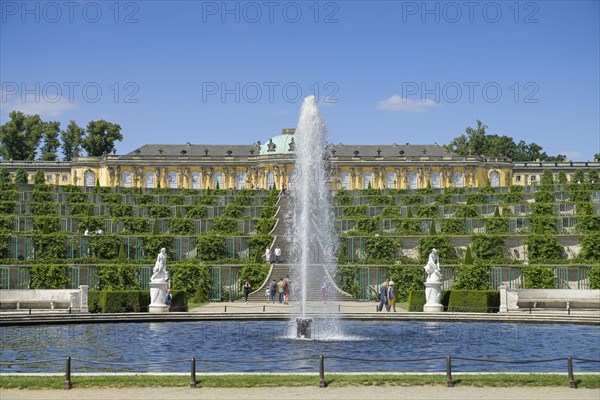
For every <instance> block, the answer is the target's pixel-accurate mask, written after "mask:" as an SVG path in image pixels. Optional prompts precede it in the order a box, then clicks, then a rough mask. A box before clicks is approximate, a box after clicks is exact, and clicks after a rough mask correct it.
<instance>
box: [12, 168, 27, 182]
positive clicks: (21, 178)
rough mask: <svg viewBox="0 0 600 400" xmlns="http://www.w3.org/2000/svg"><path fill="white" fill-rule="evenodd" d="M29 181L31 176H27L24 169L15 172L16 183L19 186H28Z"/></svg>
mask: <svg viewBox="0 0 600 400" xmlns="http://www.w3.org/2000/svg"><path fill="white" fill-rule="evenodd" d="M28 180H29V176H28V175H27V172H25V170H24V169H23V168H19V169H18V170H17V171H16V172H15V183H16V184H17V185H25V184H27V181H28Z"/></svg>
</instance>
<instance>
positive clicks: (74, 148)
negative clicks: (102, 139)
mask: <svg viewBox="0 0 600 400" xmlns="http://www.w3.org/2000/svg"><path fill="white" fill-rule="evenodd" d="M84 134H85V130H84V129H83V128H81V127H80V126H79V125H77V123H75V121H71V123H70V124H69V126H68V127H67V130H65V131H62V132H61V133H60V138H61V140H62V150H63V154H64V155H65V157H64V160H65V161H71V160H72V159H73V158H74V157H78V156H79V155H80V153H81V144H82V143H83V135H84Z"/></svg>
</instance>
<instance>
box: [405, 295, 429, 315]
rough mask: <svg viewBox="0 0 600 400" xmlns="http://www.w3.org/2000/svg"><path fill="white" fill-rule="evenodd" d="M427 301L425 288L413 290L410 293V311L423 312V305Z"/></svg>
mask: <svg viewBox="0 0 600 400" xmlns="http://www.w3.org/2000/svg"><path fill="white" fill-rule="evenodd" d="M425 303H427V300H426V299H425V290H411V291H410V292H409V294H408V311H409V312H423V306H424V305H425Z"/></svg>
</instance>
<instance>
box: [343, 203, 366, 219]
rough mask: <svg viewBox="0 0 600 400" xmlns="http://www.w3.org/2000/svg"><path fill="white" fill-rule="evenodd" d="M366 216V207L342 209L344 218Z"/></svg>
mask: <svg viewBox="0 0 600 400" xmlns="http://www.w3.org/2000/svg"><path fill="white" fill-rule="evenodd" d="M367 216H368V209H367V206H366V205H361V206H346V207H344V217H346V218H363V217H367Z"/></svg>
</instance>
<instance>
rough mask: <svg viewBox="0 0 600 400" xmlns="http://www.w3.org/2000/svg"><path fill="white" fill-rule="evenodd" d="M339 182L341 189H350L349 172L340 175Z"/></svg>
mask: <svg viewBox="0 0 600 400" xmlns="http://www.w3.org/2000/svg"><path fill="white" fill-rule="evenodd" d="M340 180H341V184H342V189H346V190H348V189H350V173H349V172H345V171H344V172H342V174H341V175H340Z"/></svg>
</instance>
